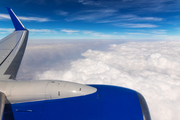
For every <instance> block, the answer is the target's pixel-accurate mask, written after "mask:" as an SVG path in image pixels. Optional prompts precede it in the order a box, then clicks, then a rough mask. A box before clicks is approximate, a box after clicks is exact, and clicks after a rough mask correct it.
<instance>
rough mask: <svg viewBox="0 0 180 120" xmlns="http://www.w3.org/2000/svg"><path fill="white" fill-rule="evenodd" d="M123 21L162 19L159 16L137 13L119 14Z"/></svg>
mask: <svg viewBox="0 0 180 120" xmlns="http://www.w3.org/2000/svg"><path fill="white" fill-rule="evenodd" d="M117 18H119V19H120V20H121V21H162V20H163V19H162V18H159V17H140V16H137V15H121V16H118V17H117Z"/></svg>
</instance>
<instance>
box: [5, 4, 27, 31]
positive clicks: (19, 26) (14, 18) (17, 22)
mask: <svg viewBox="0 0 180 120" xmlns="http://www.w3.org/2000/svg"><path fill="white" fill-rule="evenodd" d="M6 8H7V10H8V12H9V15H10V17H11V19H12V22H13V24H14V27H15V30H16V31H18V30H26V28H25V27H24V26H23V24H22V23H21V21H20V20H19V19H18V17H17V16H16V14H15V13H14V12H13V10H12V9H11V8H8V7H6Z"/></svg>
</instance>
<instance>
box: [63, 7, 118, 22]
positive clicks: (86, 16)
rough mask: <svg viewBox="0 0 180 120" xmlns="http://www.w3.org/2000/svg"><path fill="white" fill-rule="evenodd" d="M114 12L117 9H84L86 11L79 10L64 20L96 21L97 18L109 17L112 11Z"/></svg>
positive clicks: (112, 13)
mask: <svg viewBox="0 0 180 120" xmlns="http://www.w3.org/2000/svg"><path fill="white" fill-rule="evenodd" d="M116 12H117V11H116V10H114V9H100V10H86V11H81V12H78V13H76V14H74V15H73V16H71V17H70V18H68V19H66V20H67V21H76V20H83V21H96V20H98V19H102V18H106V17H110V16H112V15H114V13H116ZM74 16H75V17H74Z"/></svg>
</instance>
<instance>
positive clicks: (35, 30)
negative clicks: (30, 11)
mask: <svg viewBox="0 0 180 120" xmlns="http://www.w3.org/2000/svg"><path fill="white" fill-rule="evenodd" d="M28 30H29V31H30V32H35V33H57V31H55V30H51V29H28Z"/></svg>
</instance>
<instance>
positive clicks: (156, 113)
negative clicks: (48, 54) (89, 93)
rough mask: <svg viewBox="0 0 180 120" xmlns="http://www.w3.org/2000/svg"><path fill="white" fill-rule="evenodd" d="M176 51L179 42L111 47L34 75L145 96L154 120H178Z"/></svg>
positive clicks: (178, 62) (179, 97) (179, 78)
mask: <svg viewBox="0 0 180 120" xmlns="http://www.w3.org/2000/svg"><path fill="white" fill-rule="evenodd" d="M179 48H180V42H178V41H173V42H166V41H163V42H161V41H159V42H127V43H124V44H111V45H109V48H108V50H93V49H88V50H87V51H86V52H83V53H82V54H81V56H82V58H78V59H75V60H72V61H70V62H69V65H70V66H69V67H68V68H67V69H64V70H62V69H57V68H55V69H54V68H53V67H51V68H49V69H46V70H45V71H44V72H41V73H39V74H36V78H37V79H39V80H42V79H59V80H67V81H73V82H78V83H83V84H110V85H117V86H123V87H127V88H131V89H134V90H137V91H139V92H140V93H142V94H143V95H144V96H145V98H146V100H147V102H148V105H149V108H150V112H151V116H152V119H153V120H172V119H176V120H177V119H179V118H180V115H179V112H180V102H179V101H180V57H179V56H180V52H179V50H180V49H179ZM52 49H53V48H52ZM57 52H58V51H57ZM81 52H82V51H81ZM53 59H56V58H53ZM52 61H53V60H52Z"/></svg>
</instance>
